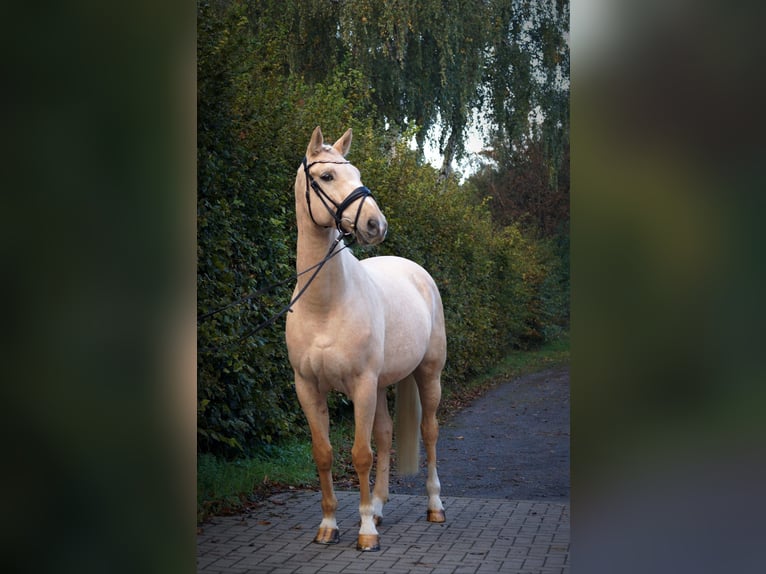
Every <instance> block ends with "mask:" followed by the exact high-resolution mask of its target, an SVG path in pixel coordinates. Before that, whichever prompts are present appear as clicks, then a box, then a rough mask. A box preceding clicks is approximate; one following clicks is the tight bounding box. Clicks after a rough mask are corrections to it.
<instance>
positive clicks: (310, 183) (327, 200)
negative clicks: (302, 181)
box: [301, 156, 373, 238]
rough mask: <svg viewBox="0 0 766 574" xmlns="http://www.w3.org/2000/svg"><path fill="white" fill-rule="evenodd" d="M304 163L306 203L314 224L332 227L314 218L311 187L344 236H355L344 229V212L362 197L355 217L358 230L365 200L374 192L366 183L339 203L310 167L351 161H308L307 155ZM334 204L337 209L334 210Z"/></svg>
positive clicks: (354, 228) (355, 226) (354, 226)
mask: <svg viewBox="0 0 766 574" xmlns="http://www.w3.org/2000/svg"><path fill="white" fill-rule="evenodd" d="M301 163H302V164H303V172H304V174H305V175H306V204H307V205H308V208H309V217H311V221H313V222H314V225H318V226H319V227H325V228H327V227H330V226H329V225H320V224H319V223H317V221H316V219H314V213H313V212H312V211H311V192H310V191H309V187H311V189H313V190H314V193H316V195H317V197H318V198H319V200H320V201H321V202H322V205H324V206H325V209H326V210H327V211H328V213H329V214H330V215H331V216H332V218H333V220H334V221H335V227H336V228H337V229H338V231H339V232H340V234H341V235H342V236H343V237H344V238H349V237H353V232H351V231H345V230H344V229H343V226H342V223H343V212H344V211H345V210H346V208H348V206H349V205H351V204H352V203H354V202H355V201H356V200H357V199H361V201H360V202H359V207H357V208H356V216H355V217H354V225H353V228H352V229H353V230H354V231H356V228H357V224H358V223H359V215H360V214H361V213H362V206H363V205H364V200H365V199H367V198H368V197H373V196H372V192H371V191H370V190H369V189H368V188H367V187H366V186H364V185H362V186H360V187H357V188H356V189H355V190H354V191H352V192H351V193H350V194H349V195H348V197H346V199H344V200H343V201H342V202H340V203H337V202H336V201H335V200H334V199H333V198H332V197H330V196H329V195H328V194H327V192H326V191H325V190H323V189H322V187H321V186H320V185H319V182H318V181H316V180H315V179H314V178H313V177H312V175H311V173H310V172H309V168H311V166H313V165H316V164H318V163H334V164H349V163H351V162H350V161H330V160H318V161H312V162H311V163H308V160H307V159H306V157H305V156H304V157H303V161H302V162H301ZM330 205H332V206H333V207H334V208H335V209H334V210H333V208H332V207H330Z"/></svg>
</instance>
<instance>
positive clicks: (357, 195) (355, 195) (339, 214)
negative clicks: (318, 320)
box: [197, 156, 372, 351]
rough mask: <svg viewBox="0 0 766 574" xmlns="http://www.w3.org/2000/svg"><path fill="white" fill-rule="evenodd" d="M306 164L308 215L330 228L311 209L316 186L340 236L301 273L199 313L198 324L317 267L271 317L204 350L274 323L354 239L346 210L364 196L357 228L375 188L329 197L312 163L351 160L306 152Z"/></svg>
mask: <svg viewBox="0 0 766 574" xmlns="http://www.w3.org/2000/svg"><path fill="white" fill-rule="evenodd" d="M301 163H302V164H303V171H304V173H305V175H306V204H307V205H308V208H309V216H310V217H311V221H313V222H314V225H317V226H319V227H325V228H329V227H330V226H329V225H319V223H317V221H316V219H314V213H313V212H312V211H311V192H310V190H309V188H310V189H313V190H314V193H316V195H317V197H318V198H319V200H320V201H321V202H322V205H324V206H325V209H327V211H328V212H329V213H330V215H331V216H332V218H333V220H334V221H335V227H336V228H337V229H338V237H336V238H335V240H334V241H333V243H332V245H331V246H330V249H329V250H328V251H327V254H326V255H325V256H324V257H323V258H322V260H321V261H319V263H315V264H314V265H312V266H311V267H309V268H308V269H304V270H303V271H301V272H300V273H298V274H296V275H293V276H292V277H288V278H287V279H285V280H284V281H280V282H279V283H275V284H273V285H269V286H268V287H264V288H263V289H259V290H258V291H255V292H253V293H250V294H249V295H245V296H244V297H242V298H240V299H237V300H236V301H232V302H231V303H229V304H228V305H224V306H223V307H221V308H219V309H215V310H214V311H210V312H208V313H205V314H203V315H200V316H198V317H197V324H199V323H200V322H202V321H204V320H205V319H207V318H209V317H212V316H213V315H217V314H218V313H221V312H222V311H225V310H226V309H229V308H231V307H234V306H236V305H240V304H241V303H244V302H245V301H249V300H250V299H253V298H255V297H258V296H259V295H263V294H264V293H267V292H269V291H271V290H272V289H275V288H277V287H280V286H282V285H285V284H286V283H289V282H290V281H293V280H294V279H297V278H298V277H300V276H301V275H304V274H306V273H308V272H309V271H311V270H314V273H313V274H312V275H311V277H309V279H308V281H307V282H306V284H305V285H304V286H303V287H302V288H301V290H300V291H299V292H298V293H297V294H296V295H295V297H293V298H292V299H291V300H290V302H289V303H288V304H287V305H285V306H284V307H283V308H282V309H281V310H280V311H278V312H277V313H276V314H275V315H273V316H271V317H269V318H268V319H266V320H265V321H263V322H262V323H260V324H259V325H257V326H256V327H254V328H253V329H251V330H250V331H248V332H247V333H245V334H244V335H242V336H240V337H239V338H237V339H236V340H234V341H230V342H228V343H224V344H222V345H219V346H217V347H203V348H202V349H201V350H203V351H215V350H219V349H222V348H224V347H227V346H229V345H234V344H237V343H241V342H242V341H244V340H245V339H247V338H248V337H251V336H253V335H254V334H255V333H257V332H258V331H260V330H261V329H265V328H266V327H268V326H269V325H271V324H273V323H274V322H275V321H276V320H277V319H279V318H280V317H282V316H283V315H285V314H286V313H287V312H289V311H292V307H293V305H295V303H296V302H297V301H298V299H300V298H301V296H302V295H303V294H304V293H305V292H306V289H308V288H309V285H311V283H312V281H314V279H315V278H316V276H317V275H318V274H319V272H320V271H321V270H322V267H324V265H325V263H327V262H328V261H329V260H330V259H332V258H333V257H335V256H336V255H337V254H338V253H340V252H341V251H343V250H344V249H346V248H347V247H348V246H349V245H350V244H351V242H352V241H353V238H354V234H353V231H345V230H344V229H343V219H344V218H343V212H344V211H345V210H346V209H347V208H348V206H350V205H351V204H352V203H354V202H355V201H356V200H358V199H361V201H360V202H359V207H357V209H356V216H355V217H354V224H353V228H352V229H353V230H356V228H357V224H358V223H359V216H360V214H361V213H362V206H363V205H364V200H365V199H367V198H368V197H372V192H371V191H370V190H369V189H368V188H367V187H366V186H364V185H362V186H360V187H357V188H356V189H355V190H354V191H352V192H351V193H350V194H349V195H348V197H346V199H344V200H343V201H342V202H340V203H337V202H336V201H335V200H333V198H332V197H330V196H329V195H328V194H327V192H326V191H325V190H323V189H322V187H321V186H320V185H319V182H318V181H316V180H315V179H314V178H313V176H312V175H311V173H310V172H309V169H310V168H311V166H313V165H316V164H318V163H334V164H348V163H351V162H350V161H329V160H325V161H321V160H320V161H313V162H311V163H308V160H307V159H306V157H305V156H304V158H303V161H302V162H301ZM330 205H332V206H333V207H334V208H335V209H334V210H333V209H332V208H331V207H330ZM348 238H350V239H351V241H348V242H346V243H344V245H343V247H341V248H340V249H338V250H337V251H335V248H336V247H338V244H339V243H340V242H341V240H342V239H348Z"/></svg>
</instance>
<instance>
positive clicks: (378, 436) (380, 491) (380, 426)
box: [372, 388, 393, 526]
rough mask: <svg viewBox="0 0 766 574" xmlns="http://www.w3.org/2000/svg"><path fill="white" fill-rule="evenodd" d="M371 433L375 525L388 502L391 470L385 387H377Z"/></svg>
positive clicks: (380, 519) (379, 522)
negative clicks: (374, 453) (375, 453)
mask: <svg viewBox="0 0 766 574" xmlns="http://www.w3.org/2000/svg"><path fill="white" fill-rule="evenodd" d="M372 433H373V436H374V438H375V446H376V448H377V451H378V460H377V463H376V469H375V489H374V490H373V492H372V518H373V521H374V522H375V526H380V524H381V522H382V521H383V505H384V504H385V503H386V502H388V480H389V474H390V470H391V442H392V436H393V421H392V420H391V415H390V414H389V412H388V401H387V399H386V389H385V388H383V389H378V399H377V404H376V405H375V420H374V422H373V427H372Z"/></svg>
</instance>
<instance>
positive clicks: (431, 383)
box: [415, 367, 447, 522]
mask: <svg viewBox="0 0 766 574" xmlns="http://www.w3.org/2000/svg"><path fill="white" fill-rule="evenodd" d="M440 375H441V373H440V371H438V370H437V371H431V370H429V369H424V368H422V367H421V369H420V370H419V371H417V372H416V373H415V380H416V381H417V383H418V391H419V394H420V403H421V405H422V409H423V414H422V419H421V422H420V432H421V435H422V437H423V444H424V445H425V448H426V462H427V465H428V477H427V479H426V492H427V493H428V513H427V518H428V521H429V522H445V521H446V520H447V517H446V514H445V512H444V505H443V504H442V501H441V498H440V494H441V483H440V482H439V474H438V472H437V471H436V443H437V441H438V440H439V422H438V421H437V419H436V410H437V409H438V407H439V403H440V402H441V393H442V389H441V380H440Z"/></svg>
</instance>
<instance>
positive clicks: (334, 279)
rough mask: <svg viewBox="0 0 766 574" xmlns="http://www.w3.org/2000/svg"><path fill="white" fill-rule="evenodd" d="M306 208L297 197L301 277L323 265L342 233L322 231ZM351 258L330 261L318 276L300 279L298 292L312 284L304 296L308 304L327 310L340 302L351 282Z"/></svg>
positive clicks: (344, 254) (326, 229) (297, 257)
mask: <svg viewBox="0 0 766 574" xmlns="http://www.w3.org/2000/svg"><path fill="white" fill-rule="evenodd" d="M304 204H305V196H304V195H303V194H298V195H297V197H296V213H297V214H298V244H297V253H296V268H297V270H298V272H299V273H300V272H302V271H304V270H305V269H308V268H309V267H312V266H314V265H316V264H317V263H319V262H320V261H322V259H324V257H325V256H326V255H327V252H328V251H329V249H330V246H331V245H332V244H333V243H334V242H335V239H336V238H337V236H338V231H337V230H336V229H335V228H334V227H332V228H323V227H319V226H317V225H316V224H315V223H314V222H313V221H311V219H310V218H309V215H308V212H307V211H306V210H305V208H304V207H303V205H304ZM342 246H343V244H342V242H341V243H339V244H338V245H336V247H335V250H336V251H337V250H339V249H341V248H342ZM349 255H350V252H347V253H339V254H338V255H336V256H335V257H333V258H332V259H330V260H328V261H327V262H326V263H325V264H324V265H323V266H322V268H321V269H320V270H319V272H318V273H317V274H316V276H314V273H315V271H316V269H314V270H312V271H309V272H308V273H304V274H303V275H301V276H300V277H298V285H297V289H298V290H300V289H303V287H304V286H305V285H306V283H308V281H309V280H311V285H310V287H309V288H308V289H307V290H306V292H305V293H304V295H303V296H302V299H303V300H304V303H308V304H309V305H310V306H312V307H317V308H321V309H325V310H326V309H330V308H332V307H333V305H334V304H337V303H339V302H340V299H341V297H342V295H343V293H344V291H345V287H346V282H347V279H346V276H347V265H348V263H349V257H348V256H349ZM311 277H314V279H311Z"/></svg>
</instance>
